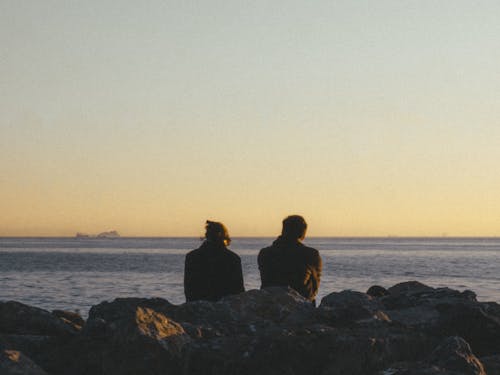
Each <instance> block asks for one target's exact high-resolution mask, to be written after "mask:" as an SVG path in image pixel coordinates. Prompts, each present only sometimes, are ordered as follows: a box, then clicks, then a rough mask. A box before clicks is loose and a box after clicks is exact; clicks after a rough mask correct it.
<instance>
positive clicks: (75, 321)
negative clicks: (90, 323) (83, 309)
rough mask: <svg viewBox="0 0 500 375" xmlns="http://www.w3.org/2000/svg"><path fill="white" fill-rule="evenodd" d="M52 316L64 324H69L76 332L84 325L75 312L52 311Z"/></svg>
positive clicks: (83, 321) (80, 317)
mask: <svg viewBox="0 0 500 375" xmlns="http://www.w3.org/2000/svg"><path fill="white" fill-rule="evenodd" d="M52 315H54V316H56V317H58V318H59V319H61V320H62V321H63V322H64V323H66V324H69V325H70V326H72V327H73V328H74V329H75V330H77V331H79V330H81V329H82V327H83V325H84V324H85V320H84V319H83V318H82V316H81V315H80V314H79V313H77V312H73V311H65V310H53V311H52Z"/></svg>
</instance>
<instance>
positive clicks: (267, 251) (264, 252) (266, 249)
mask: <svg viewBox="0 0 500 375" xmlns="http://www.w3.org/2000/svg"><path fill="white" fill-rule="evenodd" d="M273 251H274V247H273V246H268V247H264V248H263V249H260V251H259V258H262V257H265V256H266V255H268V254H271V253H272V252H273Z"/></svg>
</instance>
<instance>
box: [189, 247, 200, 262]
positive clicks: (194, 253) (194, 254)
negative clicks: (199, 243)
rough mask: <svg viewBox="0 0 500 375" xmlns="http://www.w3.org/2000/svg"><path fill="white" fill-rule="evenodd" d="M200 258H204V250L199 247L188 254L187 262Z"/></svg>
mask: <svg viewBox="0 0 500 375" xmlns="http://www.w3.org/2000/svg"><path fill="white" fill-rule="evenodd" d="M200 256H203V249H202V248H201V247H199V248H198V249H194V250H191V251H190V252H188V253H187V254H186V260H188V259H195V258H198V257H200Z"/></svg>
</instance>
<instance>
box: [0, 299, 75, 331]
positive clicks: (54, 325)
mask: <svg viewBox="0 0 500 375" xmlns="http://www.w3.org/2000/svg"><path fill="white" fill-rule="evenodd" d="M0 333H6V334H20V335H48V336H71V335H74V334H76V333H77V330H76V329H75V328H74V327H73V325H71V324H67V323H66V322H65V321H63V320H62V319H60V318H58V317H56V316H54V315H52V314H51V313H50V312H48V311H46V310H43V309H39V308H37V307H33V306H28V305H25V304H23V303H20V302H15V301H8V302H0Z"/></svg>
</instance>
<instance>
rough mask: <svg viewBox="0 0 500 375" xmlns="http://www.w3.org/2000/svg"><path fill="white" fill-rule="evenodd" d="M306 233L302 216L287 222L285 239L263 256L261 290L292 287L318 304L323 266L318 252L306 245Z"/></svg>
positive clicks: (260, 257)
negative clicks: (316, 299) (317, 296)
mask: <svg viewBox="0 0 500 375" xmlns="http://www.w3.org/2000/svg"><path fill="white" fill-rule="evenodd" d="M306 230H307V223H306V221H305V220H304V218H303V217H302V216H299V215H292V216H288V217H287V218H285V219H284V220H283V230H282V232H281V236H279V237H278V238H277V239H276V240H275V241H274V242H273V244H272V245H271V246H269V247H266V248H264V249H262V250H261V251H260V252H259V257H258V264H259V271H260V278H261V282H262V284H261V289H262V288H266V287H269V286H289V287H291V288H293V289H295V290H296V291H297V292H299V293H300V294H301V295H302V296H304V297H305V298H306V299H308V300H310V301H311V302H313V303H315V298H316V294H317V293H318V288H319V283H320V278H321V268H322V262H321V256H320V255H319V252H318V250H316V249H313V248H311V247H307V246H305V245H304V244H302V241H303V240H304V238H305V235H306Z"/></svg>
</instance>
